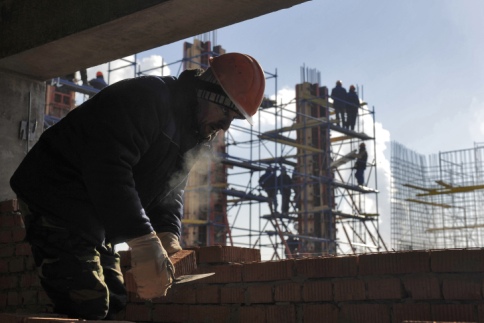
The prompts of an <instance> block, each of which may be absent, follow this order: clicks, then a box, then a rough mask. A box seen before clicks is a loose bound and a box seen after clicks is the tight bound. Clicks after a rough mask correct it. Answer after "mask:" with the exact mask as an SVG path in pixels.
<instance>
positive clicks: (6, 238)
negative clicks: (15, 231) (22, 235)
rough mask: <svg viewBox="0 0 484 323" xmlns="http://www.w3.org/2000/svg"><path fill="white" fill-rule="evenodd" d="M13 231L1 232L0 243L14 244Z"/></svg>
mask: <svg viewBox="0 0 484 323" xmlns="http://www.w3.org/2000/svg"><path fill="white" fill-rule="evenodd" d="M12 242H13V241H12V230H10V229H9V230H2V231H0V243H12Z"/></svg>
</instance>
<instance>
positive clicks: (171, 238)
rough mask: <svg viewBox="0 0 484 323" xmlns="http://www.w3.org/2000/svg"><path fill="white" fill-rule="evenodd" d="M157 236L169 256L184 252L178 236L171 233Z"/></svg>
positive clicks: (161, 233)
mask: <svg viewBox="0 0 484 323" xmlns="http://www.w3.org/2000/svg"><path fill="white" fill-rule="evenodd" d="M156 235H157V236H158V238H160V240H161V244H162V245H163V248H165V250H166V252H168V254H169V255H172V254H174V253H176V252H178V251H181V250H182V247H181V246H180V242H179V241H178V237H177V235H176V234H174V233H171V232H159V233H157V234H156Z"/></svg>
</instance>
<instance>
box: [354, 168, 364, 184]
mask: <svg viewBox="0 0 484 323" xmlns="http://www.w3.org/2000/svg"><path fill="white" fill-rule="evenodd" d="M355 178H356V181H357V182H358V185H364V184H365V169H364V168H357V169H356V172H355Z"/></svg>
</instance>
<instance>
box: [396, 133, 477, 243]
mask: <svg viewBox="0 0 484 323" xmlns="http://www.w3.org/2000/svg"><path fill="white" fill-rule="evenodd" d="M483 158H484V145H483V144H478V143H475V144H474V147H473V148H470V149H463V150H456V151H448V152H439V153H438V154H434V155H431V156H429V157H428V158H427V159H426V158H425V157H424V156H423V155H420V154H417V153H416V152H414V151H411V150H409V149H407V148H405V147H404V146H403V145H401V144H399V143H396V142H393V143H392V156H391V170H392V183H391V195H392V198H391V201H392V202H391V209H392V219H391V233H392V243H393V247H394V248H395V249H398V250H420V249H445V248H471V247H483V246H484V236H483V234H484V217H483V215H484V211H482V208H481V205H482V203H483V202H484V159H483Z"/></svg>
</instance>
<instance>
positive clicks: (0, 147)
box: [0, 71, 45, 201]
mask: <svg viewBox="0 0 484 323" xmlns="http://www.w3.org/2000/svg"><path fill="white" fill-rule="evenodd" d="M44 110H45V83H44V82H40V81H36V80H32V79H28V78H25V77H22V76H19V75H16V74H9V73H5V72H2V71H0V138H1V140H0V201H4V200H8V199H13V198H15V197H16V196H15V194H14V193H13V191H12V190H11V188H10V184H9V181H10V177H11V176H12V174H13V172H14V171H15V169H16V168H17V166H18V165H19V164H20V162H21V161H22V159H23V158H24V156H25V155H26V153H27V152H28V150H29V149H30V148H31V147H32V146H33V145H34V144H35V142H37V140H38V139H39V136H40V135H41V133H42V129H43V127H44ZM29 120H30V128H31V129H32V130H34V129H35V130H34V131H33V132H32V133H30V134H27V131H26V130H27V122H28V121H29ZM22 121H23V123H24V125H23V129H24V130H25V131H22V130H21V129H22ZM21 137H23V138H24V139H22V138H21ZM27 137H29V139H30V140H28V141H27V140H26V138H27Z"/></svg>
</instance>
